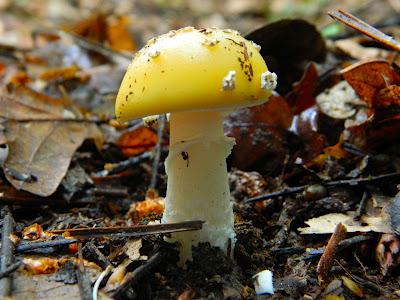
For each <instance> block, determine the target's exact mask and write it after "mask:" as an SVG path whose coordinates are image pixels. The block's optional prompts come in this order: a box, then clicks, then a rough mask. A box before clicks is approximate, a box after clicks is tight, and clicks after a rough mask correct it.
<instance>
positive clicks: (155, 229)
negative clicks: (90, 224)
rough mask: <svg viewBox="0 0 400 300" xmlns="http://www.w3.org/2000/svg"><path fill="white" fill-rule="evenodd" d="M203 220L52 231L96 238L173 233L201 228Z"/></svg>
mask: <svg viewBox="0 0 400 300" xmlns="http://www.w3.org/2000/svg"><path fill="white" fill-rule="evenodd" d="M203 223H204V222H203V221H186V222H180V223H170V224H155V225H137V226H116V227H95V228H71V229H61V230H53V231H50V233H54V234H61V233H64V232H68V233H69V234H70V235H71V236H73V237H76V238H83V239H84V238H96V237H100V238H101V237H106V236H108V237H111V238H120V237H127V236H129V237H140V236H144V235H150V234H160V233H172V232H181V231H191V230H199V229H201V228H202V227H203Z"/></svg>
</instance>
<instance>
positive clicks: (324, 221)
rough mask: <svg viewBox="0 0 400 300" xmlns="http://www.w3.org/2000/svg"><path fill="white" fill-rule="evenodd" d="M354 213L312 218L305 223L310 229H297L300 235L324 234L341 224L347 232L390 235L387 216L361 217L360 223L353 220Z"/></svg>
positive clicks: (390, 230)
mask: <svg viewBox="0 0 400 300" xmlns="http://www.w3.org/2000/svg"><path fill="white" fill-rule="evenodd" d="M354 215H355V212H354V211H348V212H347V213H346V214H343V213H331V214H327V215H323V216H320V217H317V218H312V219H310V220H308V221H306V222H305V223H306V224H307V225H309V226H310V227H303V228H299V231H300V232H301V233H302V234H326V233H332V232H333V230H334V229H335V227H336V225H337V224H339V223H342V224H343V225H345V226H346V228H347V232H369V231H373V232H383V233H391V232H392V229H391V228H390V224H389V220H388V216H377V217H375V216H374V217H372V216H362V217H361V220H360V221H355V220H354Z"/></svg>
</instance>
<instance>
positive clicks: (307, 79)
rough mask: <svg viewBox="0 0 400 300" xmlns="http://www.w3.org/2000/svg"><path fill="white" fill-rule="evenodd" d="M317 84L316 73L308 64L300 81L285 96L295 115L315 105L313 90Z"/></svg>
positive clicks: (312, 65)
mask: <svg viewBox="0 0 400 300" xmlns="http://www.w3.org/2000/svg"><path fill="white" fill-rule="evenodd" d="M317 82H318V71H317V68H316V66H315V64H314V63H309V64H308V65H307V68H306V70H305V71H304V74H303V76H302V77H301V79H300V81H298V82H296V83H294V84H293V89H292V91H291V92H290V93H289V94H288V95H287V96H286V99H287V101H288V103H289V105H290V106H291V107H292V111H293V113H294V114H295V115H297V114H299V113H301V112H302V111H303V110H305V109H307V108H309V107H311V106H313V105H314V104H315V97H314V90H315V87H316V85H317Z"/></svg>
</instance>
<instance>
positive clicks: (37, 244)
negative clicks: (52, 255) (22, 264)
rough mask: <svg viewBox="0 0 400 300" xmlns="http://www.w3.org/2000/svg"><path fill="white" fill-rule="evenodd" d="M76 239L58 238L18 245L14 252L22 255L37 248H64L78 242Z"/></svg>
mask: <svg viewBox="0 0 400 300" xmlns="http://www.w3.org/2000/svg"><path fill="white" fill-rule="evenodd" d="M78 241H79V240H78V239H64V238H59V239H56V240H51V241H43V242H25V243H20V244H19V245H18V246H17V247H16V248H15V252H17V253H22V252H27V251H32V250H35V249H39V248H49V247H57V246H64V245H69V244H73V243H76V242H78Z"/></svg>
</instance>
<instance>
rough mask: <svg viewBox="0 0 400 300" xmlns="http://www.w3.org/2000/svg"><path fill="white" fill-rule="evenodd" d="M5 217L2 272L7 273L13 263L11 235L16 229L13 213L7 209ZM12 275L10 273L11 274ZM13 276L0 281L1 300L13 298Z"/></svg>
mask: <svg viewBox="0 0 400 300" xmlns="http://www.w3.org/2000/svg"><path fill="white" fill-rule="evenodd" d="M4 211H5V216H4V219H3V230H2V233H1V234H2V236H1V264H0V272H2V273H4V272H7V270H8V268H9V267H10V266H11V265H12V263H13V257H14V255H13V243H12V241H11V240H10V234H11V233H12V231H13V228H14V220H13V218H12V215H11V212H9V211H8V208H7V207H6V208H5V209H4ZM9 274H10V273H9ZM11 285H12V276H5V277H3V278H1V279H0V298H1V299H4V298H6V297H10V296H11Z"/></svg>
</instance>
